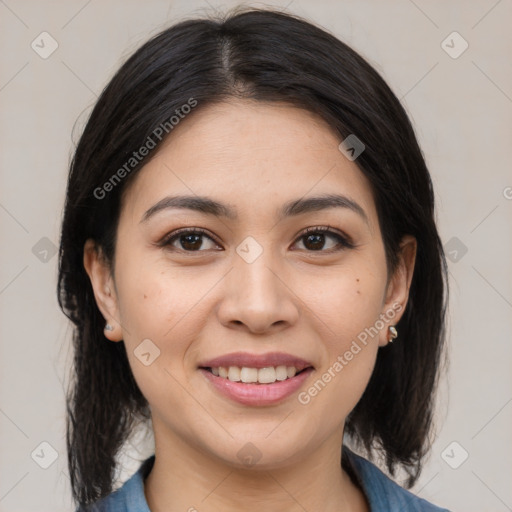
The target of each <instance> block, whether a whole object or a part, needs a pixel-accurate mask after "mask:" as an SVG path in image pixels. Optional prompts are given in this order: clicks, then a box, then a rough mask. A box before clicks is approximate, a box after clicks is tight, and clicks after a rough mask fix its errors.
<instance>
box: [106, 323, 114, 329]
mask: <svg viewBox="0 0 512 512" xmlns="http://www.w3.org/2000/svg"><path fill="white" fill-rule="evenodd" d="M113 330H114V327H112V326H111V325H110V324H107V325H105V331H113Z"/></svg>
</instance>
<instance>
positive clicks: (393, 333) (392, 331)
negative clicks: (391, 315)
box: [388, 325, 398, 343]
mask: <svg viewBox="0 0 512 512" xmlns="http://www.w3.org/2000/svg"><path fill="white" fill-rule="evenodd" d="M389 332H390V337H389V338H388V342H389V343H393V340H394V339H395V338H396V337H397V336H398V332H397V330H396V329H395V326H394V325H391V326H390V327H389Z"/></svg>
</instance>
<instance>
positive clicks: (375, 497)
mask: <svg viewBox="0 0 512 512" xmlns="http://www.w3.org/2000/svg"><path fill="white" fill-rule="evenodd" d="M343 458H344V459H345V461H347V462H348V463H349V464H350V465H351V466H352V470H353V472H354V473H355V475H356V479H357V480H358V481H359V484H360V486H361V487H362V489H363V491H364V493H365V495H366V497H367V499H368V501H369V503H370V509H371V512H377V511H381V510H400V511H402V512H450V511H449V510H447V509H445V508H440V507H438V506H436V505H434V504H432V503H430V502H428V501H427V500H425V499H423V498H420V497H418V496H416V495H414V494H412V493H411V492H409V491H408V490H407V489H404V488H403V487H401V486H400V485H398V484H397V483H396V482H394V481H393V480H391V479H390V478H389V477H388V476H387V475H385V474H384V473H383V472H382V471H381V470H380V469H379V468H378V467H377V466H376V465H375V464H373V463H372V462H370V461H369V460H367V459H365V458H363V457H361V456H360V455H357V454H356V453H354V452H352V451H351V450H350V449H349V448H347V447H346V446H345V445H343Z"/></svg>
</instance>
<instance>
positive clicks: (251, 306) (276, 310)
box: [221, 237, 298, 331]
mask: <svg viewBox="0 0 512 512" xmlns="http://www.w3.org/2000/svg"><path fill="white" fill-rule="evenodd" d="M236 253H237V254H235V255H234V261H233V270H232V271H231V272H230V273H229V275H228V282H227V287H226V295H225V297H224V301H223V302H224V305H223V306H222V307H221V314H222V320H223V321H224V322H236V323H240V322H242V323H243V324H245V325H246V326H247V327H248V328H250V329H251V330H254V331H264V330H265V329H268V328H270V327H271V326H272V325H274V324H276V323H282V322H284V323H290V322H293V321H294V320H295V319H296V318H297V314H298V313H297V308H296V305H295V301H294V300H293V293H292V292H291V291H290V289H289V287H288V286H286V284H285V282H286V277H285V276H284V275H283V270H282V268H283V266H282V264H281V262H280V261H279V259H278V258H276V257H275V255H274V254H273V253H272V251H271V249H270V248H267V247H265V248H264V247H263V246H262V245H261V244H260V243H258V242H257V241H256V240H255V239H254V238H252V237H247V239H245V240H244V241H243V242H242V243H241V244H239V246H238V247H237V248H236Z"/></svg>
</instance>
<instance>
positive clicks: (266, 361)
mask: <svg viewBox="0 0 512 512" xmlns="http://www.w3.org/2000/svg"><path fill="white" fill-rule="evenodd" d="M282 365H284V366H295V368H297V371H299V372H300V371H301V370H304V368H308V367H309V366H311V367H313V365H312V364H311V363H310V362H309V361H306V360H305V359H302V358H300V357H297V356H294V355H291V354H286V353H285V352H269V353H267V354H248V353H247V352H233V353H231V354H226V355H223V356H220V357H216V358H214V359H210V360H208V361H204V362H201V363H200V364H199V365H198V367H199V368H218V367H220V366H224V367H225V368H229V367H230V366H238V367H239V368H242V367H244V366H245V367H247V368H266V367H267V366H282ZM283 382H286V381H283Z"/></svg>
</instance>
